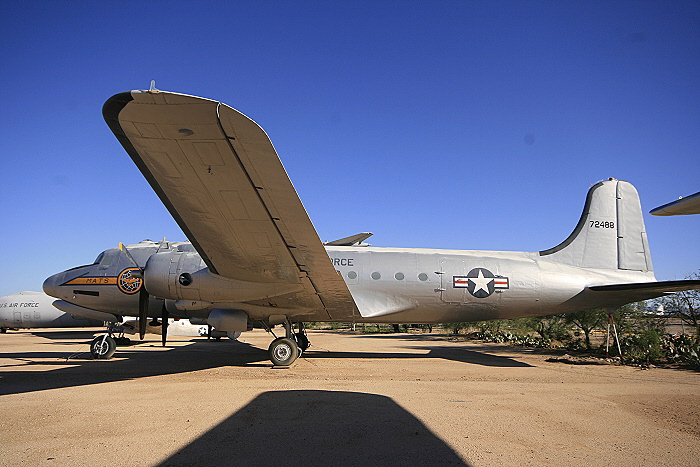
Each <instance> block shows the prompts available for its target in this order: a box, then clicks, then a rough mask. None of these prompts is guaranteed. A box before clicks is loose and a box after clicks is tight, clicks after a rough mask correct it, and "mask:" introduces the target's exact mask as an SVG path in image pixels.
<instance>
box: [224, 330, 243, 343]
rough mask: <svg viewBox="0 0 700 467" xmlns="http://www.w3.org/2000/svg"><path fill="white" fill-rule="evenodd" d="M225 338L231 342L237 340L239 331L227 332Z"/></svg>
mask: <svg viewBox="0 0 700 467" xmlns="http://www.w3.org/2000/svg"><path fill="white" fill-rule="evenodd" d="M226 337H228V338H229V339H231V340H232V341H235V340H238V338H239V337H241V331H227V332H226Z"/></svg>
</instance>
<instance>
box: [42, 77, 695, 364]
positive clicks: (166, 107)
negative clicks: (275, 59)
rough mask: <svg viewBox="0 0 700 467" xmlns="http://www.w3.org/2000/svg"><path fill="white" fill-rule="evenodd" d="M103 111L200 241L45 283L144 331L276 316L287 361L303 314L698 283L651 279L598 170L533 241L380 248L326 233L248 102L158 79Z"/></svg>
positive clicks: (582, 296) (631, 208)
mask: <svg viewBox="0 0 700 467" xmlns="http://www.w3.org/2000/svg"><path fill="white" fill-rule="evenodd" d="M103 115H104V118H105V120H106V122H107V124H108V125H109V127H110V129H111V130H112V132H113V133H114V135H115V136H116V137H117V139H118V140H119V142H120V143H121V144H122V146H123V147H124V149H125V150H126V152H127V153H128V154H129V156H131V158H132V160H133V161H134V163H135V164H136V165H137V167H138V168H139V170H140V171H141V172H142V173H143V175H144V176H145V177H146V179H147V180H148V182H149V183H150V185H151V187H152V188H153V189H154V190H155V192H156V193H157V194H158V196H159V197H160V199H161V201H162V202H163V204H164V205H165V206H166V208H167V209H168V210H169V211H170V213H171V214H172V216H173V217H174V219H175V220H176V221H177V223H178V224H179V226H180V227H181V228H182V230H183V232H184V233H185V235H186V236H187V238H188V239H189V240H190V241H189V242H177V243H170V242H165V241H163V242H151V241H144V242H141V243H139V244H136V245H129V246H128V247H123V248H114V249H110V250H106V251H104V252H103V253H101V254H100V255H99V256H98V257H97V259H96V260H95V262H94V263H93V264H90V265H87V266H81V267H77V268H72V269H69V270H67V271H64V272H60V273H58V274H56V275H54V276H51V277H49V278H48V279H46V281H45V282H44V290H45V291H46V293H48V294H49V295H52V296H54V297H57V298H59V299H60V300H61V301H63V302H65V303H70V304H74V305H77V306H82V307H86V308H90V309H94V310H99V311H104V312H105V313H112V314H115V315H130V316H139V323H140V326H142V327H141V331H142V332H143V330H144V328H145V322H146V319H147V318H146V317H147V316H151V317H153V316H161V317H162V318H163V322H167V321H166V319H167V318H168V317H169V316H177V317H183V318H193V319H195V320H204V321H206V322H207V323H208V324H210V325H211V326H213V327H214V328H215V329H217V330H220V331H224V332H244V331H247V330H250V329H252V328H253V327H261V328H265V329H267V330H268V331H272V333H273V335H275V334H274V331H273V329H272V328H273V327H274V326H276V325H280V324H281V325H283V326H284V330H285V335H284V336H280V337H277V336H276V335H275V339H274V340H273V341H272V343H271V344H270V347H269V350H268V352H269V357H270V360H271V361H272V363H273V364H274V365H280V366H288V365H290V364H292V363H293V362H294V361H295V359H296V358H297V357H298V356H299V354H300V352H302V351H304V350H306V348H308V346H309V342H308V338H307V337H306V334H305V332H304V328H303V323H304V322H308V321H341V322H373V323H447V322H461V321H480V320H492V319H505V318H517V317H525V316H539V315H549V314H553V313H565V312H572V311H577V310H582V309H591V308H608V309H614V308H616V307H619V306H621V305H624V304H626V303H629V302H634V301H639V300H645V299H649V298H654V297H659V296H661V295H664V294H667V293H670V292H674V291H680V290H688V289H694V288H700V281H667V282H657V281H656V280H655V277H654V273H653V268H652V263H651V256H650V254H649V245H648V243H647V238H646V231H645V227H644V221H643V218H642V210H641V205H640V202H639V197H638V195H637V191H636V190H635V188H634V187H633V186H632V185H631V184H630V183H628V182H625V181H622V180H616V179H609V180H605V181H602V182H599V183H596V184H595V185H594V186H593V187H592V188H591V189H590V190H589V192H588V196H587V198H586V202H585V206H584V209H583V214H582V216H581V219H580V220H579V222H578V224H577V225H576V228H575V229H574V231H573V232H572V233H571V235H570V236H569V237H568V238H567V239H566V240H564V241H563V242H562V243H561V244H559V245H557V246H555V247H553V248H549V249H547V250H542V251H538V252H530V253H528V252H523V253H521V252H510V251H468V250H437V249H417V248H378V247H372V246H369V245H368V244H367V243H365V240H366V239H367V238H368V237H369V236H370V235H371V234H370V233H361V234H357V235H353V236H350V237H347V238H344V239H340V240H337V241H333V242H329V243H326V244H325V245H324V244H323V243H321V241H320V239H319V236H318V234H317V233H316V230H315V229H314V227H313V225H312V223H311V221H310V219H309V217H308V215H307V213H306V211H305V209H304V207H303V205H302V203H301V200H300V199H299V196H298V195H297V193H296V191H295V189H294V187H293V186H292V183H291V181H290V180H289V177H288V176H287V173H286V172H285V170H284V167H283V166H282V163H281V161H280V159H279V157H278V156H277V153H276V152H275V149H274V148H273V146H272V143H271V142H270V140H269V138H268V136H267V134H266V133H265V132H264V131H263V130H262V128H260V126H258V125H257V124H256V123H255V122H254V121H253V120H251V119H250V118H248V117H246V116H245V115H243V114H242V113H240V112H238V111H236V110H234V109H233V108H231V107H229V106H227V105H225V104H223V103H221V102H217V101H213V100H209V99H204V98H200V97H195V96H189V95H184V94H176V93H172V92H164V91H159V90H156V89H151V90H149V91H131V92H126V93H122V94H117V95H115V96H113V97H112V98H110V99H109V100H108V101H107V102H106V103H105V105H104V108H103ZM295 326H297V328H296V329H295ZM164 331H167V329H164ZM166 333H167V332H164V333H163V342H165V335H166ZM96 347H99V346H96ZM94 355H95V356H96V357H97V358H100V353H99V348H98V351H97V352H96V353H94Z"/></svg>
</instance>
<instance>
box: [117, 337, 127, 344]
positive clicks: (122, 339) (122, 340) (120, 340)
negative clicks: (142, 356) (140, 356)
mask: <svg viewBox="0 0 700 467" xmlns="http://www.w3.org/2000/svg"><path fill="white" fill-rule="evenodd" d="M114 342H115V343H116V344H117V345H131V339H129V338H128V337H115V338H114Z"/></svg>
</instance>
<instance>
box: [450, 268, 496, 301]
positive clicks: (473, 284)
mask: <svg viewBox="0 0 700 467" xmlns="http://www.w3.org/2000/svg"><path fill="white" fill-rule="evenodd" d="M452 285H453V287H454V288H456V289H459V288H466V289H467V290H468V291H469V293H470V294H472V295H473V296H474V297H476V298H486V297H488V296H489V295H491V294H492V293H493V292H494V291H496V290H499V289H507V288H508V287H509V285H508V278H507V277H503V276H495V275H494V274H493V273H492V272H491V271H489V270H488V269H484V268H474V269H472V270H471V271H469V272H468V273H467V275H466V276H453V277H452Z"/></svg>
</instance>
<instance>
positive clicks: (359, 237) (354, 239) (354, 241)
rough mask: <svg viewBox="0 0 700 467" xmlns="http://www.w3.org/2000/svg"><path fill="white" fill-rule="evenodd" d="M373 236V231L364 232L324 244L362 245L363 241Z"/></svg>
mask: <svg viewBox="0 0 700 467" xmlns="http://www.w3.org/2000/svg"><path fill="white" fill-rule="evenodd" d="M371 236H372V232H362V233H359V234H355V235H350V236H349V237H345V238H341V239H339V240H333V241H332V242H326V243H324V245H328V246H360V245H361V244H362V242H364V241H365V240H367V239H368V238H369V237H371Z"/></svg>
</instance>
